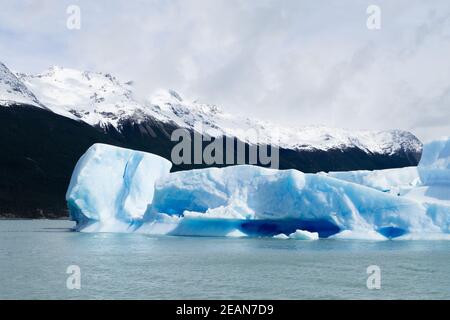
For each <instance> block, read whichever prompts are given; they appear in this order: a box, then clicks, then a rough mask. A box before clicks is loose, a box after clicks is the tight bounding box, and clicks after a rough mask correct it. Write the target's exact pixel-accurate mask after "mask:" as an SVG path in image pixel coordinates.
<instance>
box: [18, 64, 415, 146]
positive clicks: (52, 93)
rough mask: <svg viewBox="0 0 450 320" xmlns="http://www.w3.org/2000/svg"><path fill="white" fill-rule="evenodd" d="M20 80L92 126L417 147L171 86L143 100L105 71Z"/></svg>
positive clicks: (411, 140) (408, 140)
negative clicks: (253, 111)
mask: <svg viewBox="0 0 450 320" xmlns="http://www.w3.org/2000/svg"><path fill="white" fill-rule="evenodd" d="M18 77H19V79H20V80H21V81H23V83H24V84H25V85H26V86H27V87H28V88H30V90H31V91H32V92H34V93H35V94H36V96H37V98H38V99H39V101H41V102H42V103H43V104H44V105H45V106H47V107H48V108H49V109H51V110H52V111H53V112H55V113H57V114H60V115H63V116H66V117H70V118H72V119H78V120H82V121H84V122H86V123H88V124H90V125H92V126H98V127H103V128H105V127H108V126H112V127H114V128H116V129H117V130H118V131H121V126H122V124H123V123H124V122H129V121H132V122H134V123H136V124H139V123H142V122H145V121H148V120H149V119H152V120H157V121H160V122H163V123H171V124H175V125H176V126H177V127H182V128H188V129H191V130H197V131H199V130H200V129H201V130H202V133H207V134H209V135H211V136H215V137H217V136H222V135H223V136H229V137H236V138H238V139H239V140H241V141H245V142H248V143H250V144H258V143H270V144H272V145H277V146H279V147H280V148H287V149H292V150H323V151H326V150H330V149H342V148H358V149H361V150H364V151H365V152H368V153H378V154H394V153H396V152H398V151H401V150H403V151H420V150H421V147H422V145H421V143H420V141H419V140H418V139H417V138H415V137H414V136H413V135H412V134H410V133H409V132H404V131H400V130H392V131H349V130H344V129H335V128H327V127H322V126H308V127H287V126H279V125H275V124H273V123H270V122H267V121H261V120H256V119H254V118H252V119H250V118H247V117H242V116H239V115H235V114H230V113H227V112H224V111H223V110H222V109H220V108H219V107H218V106H215V105H211V104H205V103H199V102H197V101H189V100H184V99H183V98H182V97H181V96H180V95H179V94H178V93H176V92H175V91H172V90H168V91H159V92H157V93H155V94H153V95H152V96H150V98H148V99H146V100H143V101H142V100H138V99H137V98H136V97H135V93H134V88H133V85H132V82H127V83H123V82H120V81H119V80H118V79H117V78H115V77H114V76H112V75H110V74H107V73H96V72H87V71H78V70H74V69H68V68H61V67H52V68H50V69H49V70H47V71H45V72H43V73H41V74H38V75H26V74H19V75H18Z"/></svg>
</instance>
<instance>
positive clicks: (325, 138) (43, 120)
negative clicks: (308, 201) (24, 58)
mask: <svg viewBox="0 0 450 320" xmlns="http://www.w3.org/2000/svg"><path fill="white" fill-rule="evenodd" d="M136 96H137V95H136V92H135V88H134V86H133V83H132V82H121V81H119V80H118V79H116V78H115V77H113V76H112V75H110V74H104V73H96V72H82V71H77V70H73V69H67V68H60V67H53V68H50V69H49V70H47V71H45V72H43V73H41V74H37V75H29V74H14V73H12V72H11V71H10V70H8V68H7V67H6V66H5V65H3V64H0V150H2V157H0V169H4V168H6V169H5V170H0V182H1V183H0V215H4V214H5V213H6V214H10V216H11V217H28V218H34V217H43V216H45V217H55V216H66V212H67V211H66V210H67V206H66V203H65V200H64V196H65V191H66V190H67V186H68V185H69V181H70V176H71V174H72V171H73V168H74V166H75V164H76V163H77V161H78V159H79V158H80V157H81V155H82V154H83V153H84V152H85V151H86V150H87V149H88V148H89V147H90V146H92V145H93V144H94V143H104V144H109V145H115V146H120V147H125V148H129V149H135V150H140V151H146V152H150V153H153V154H156V155H159V156H162V157H164V158H166V159H169V160H170V159H171V151H172V150H173V148H174V146H175V145H176V144H177V143H178V142H177V141H172V140H171V134H172V132H173V131H174V130H176V129H178V128H186V129H188V130H189V132H190V133H191V134H192V132H194V131H201V133H207V134H209V135H211V136H215V137H217V136H221V135H226V136H227V137H228V138H233V139H234V140H238V141H241V142H245V143H246V144H245V147H246V148H248V146H249V145H250V144H257V143H269V144H270V145H272V146H277V147H279V168H280V169H297V170H300V171H303V172H310V173H312V172H320V171H326V172H328V171H349V170H374V169H387V168H401V167H406V166H415V165H417V163H418V162H419V159H420V156H421V151H422V145H421V143H420V141H419V140H418V139H417V138H416V137H415V136H414V135H412V134H411V133H409V132H405V131H400V130H393V131H382V132H373V131H358V132H354V131H348V130H343V129H332V128H326V127H317V126H315V127H314V126H310V127H302V128H289V127H282V126H278V125H275V124H272V123H269V122H266V121H260V120H256V119H254V118H251V119H249V118H246V117H242V116H239V115H235V114H230V113H228V112H225V111H223V110H221V109H220V108H219V107H217V106H215V105H210V104H204V103H199V102H197V101H191V100H187V99H183V98H182V97H181V96H180V95H179V94H178V93H176V92H175V91H171V90H168V91H159V92H156V93H155V94H153V95H151V96H150V97H149V98H147V99H143V100H141V99H138V98H136ZM206 146H207V145H202V148H205V147H206ZM235 151H237V143H236V146H234V150H233V152H234V153H235ZM226 152H228V151H225V152H224V154H223V156H227V154H226ZM228 155H229V154H228ZM233 157H234V156H233ZM246 161H247V159H246ZM225 165H226V164H224V165H220V164H217V166H219V167H220V166H225ZM257 165H262V166H264V165H265V164H263V163H260V162H258V163H257ZM208 166H211V165H207V164H195V163H187V164H186V163H182V164H174V165H173V167H172V170H174V171H177V170H185V169H193V168H204V167H208ZM212 166H216V165H215V164H213V165H212Z"/></svg>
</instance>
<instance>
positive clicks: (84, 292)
mask: <svg viewBox="0 0 450 320" xmlns="http://www.w3.org/2000/svg"><path fill="white" fill-rule="evenodd" d="M72 226H73V223H72V222H70V221H49V220H15V221H12V220H11V221H8V220H3V221H2V220H0V298H1V299H339V298H341V299H450V267H449V266H450V241H383V242H370V241H342V240H341V241H339V240H319V241H311V242H308V241H295V240H274V239H226V238H194V237H154V236H147V235H142V234H87V233H77V232H71V231H70V228H71V227H72ZM69 265H78V266H79V267H80V270H81V289H79V290H76V289H75V290H69V289H67V287H66V280H67V277H68V276H69V275H68V274H66V270H67V267H68V266H69ZM369 265H378V266H379V267H380V268H381V289H380V290H369V289H367V286H366V280H367V277H368V275H367V273H366V269H367V267H368V266H369Z"/></svg>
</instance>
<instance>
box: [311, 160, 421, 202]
mask: <svg viewBox="0 0 450 320" xmlns="http://www.w3.org/2000/svg"><path fill="white" fill-rule="evenodd" d="M319 174H322V175H325V176H328V177H333V178H336V179H339V180H344V181H348V182H353V183H356V184H360V185H363V186H366V187H370V188H373V189H376V190H379V191H383V192H387V193H390V194H393V195H404V194H405V193H406V192H408V191H410V190H411V189H413V188H414V187H417V186H418V185H420V183H421V181H420V177H419V172H418V169H417V167H406V168H396V169H385V170H372V171H371V170H358V171H339V172H328V173H323V172H321V173H319Z"/></svg>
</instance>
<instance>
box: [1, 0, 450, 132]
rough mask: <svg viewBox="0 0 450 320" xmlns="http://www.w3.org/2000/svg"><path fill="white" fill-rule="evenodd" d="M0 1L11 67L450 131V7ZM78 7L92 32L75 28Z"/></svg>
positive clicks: (293, 114)
mask: <svg viewBox="0 0 450 320" xmlns="http://www.w3.org/2000/svg"><path fill="white" fill-rule="evenodd" d="M372 3H373V2H372V1H357V0H355V1H349V0H347V1H320V3H319V2H317V1H312V0H310V1H299V0H284V1H277V0H259V1H251V0H174V1H163V0H153V1H125V0H123V1H119V0H115V1H106V0H105V1H95V2H94V1H81V0H79V1H76V0H71V1H65V0H64V1H60V0H55V1H51V0H46V1H31V0H29V1H14V2H12V1H6V0H0V5H1V7H2V11H1V12H0V52H2V59H4V62H6V63H7V64H8V65H10V66H11V67H12V68H13V69H16V70H20V71H28V72H38V71H41V70H43V69H46V68H47V67H48V66H50V65H54V64H60V65H64V66H68V67H75V68H80V69H90V70H98V71H107V72H111V73H114V74H117V75H118V76H119V77H120V78H122V79H123V80H124V81H126V80H129V79H133V80H135V81H136V83H137V85H138V88H139V91H140V92H141V94H143V95H145V94H149V93H151V92H152V91H154V90H156V89H158V88H173V89H175V90H177V91H179V92H180V93H181V94H182V95H184V96H187V97H188V98H199V99H200V100H201V101H204V102H211V103H216V104H218V105H221V106H222V107H223V108H224V109H227V110H228V111H231V112H239V113H245V114H247V115H249V116H252V117H259V118H263V119H268V120H272V121H276V122H279V123H281V124H285V125H308V124H324V125H330V126H338V127H346V128H354V129H380V130H381V129H390V128H401V129H407V130H411V131H412V132H414V133H416V134H418V135H419V137H421V138H422V139H424V140H429V139H432V138H436V137H438V136H441V135H443V134H447V135H449V134H450V118H449V116H450V114H449V111H448V110H450V106H449V102H450V101H449V97H448V96H449V94H448V88H449V85H450V74H449V72H448V70H450V59H448V56H449V54H450V20H449V17H450V4H449V3H448V1H447V0H436V1H429V2H428V1H419V0H417V1H410V0H396V1H387V0H384V1H377V4H378V5H379V6H380V7H381V10H382V28H381V30H379V31H371V30H368V29H367V28H366V18H367V15H366V8H367V6H368V5H370V4H372ZM69 4H78V5H79V6H80V8H81V10H82V28H81V30H79V31H69V30H67V29H66V28H65V21H66V17H67V15H66V11H65V10H66V8H67V6H68V5H69Z"/></svg>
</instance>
